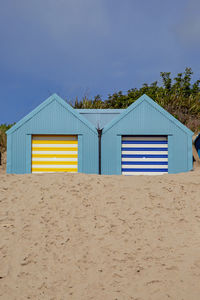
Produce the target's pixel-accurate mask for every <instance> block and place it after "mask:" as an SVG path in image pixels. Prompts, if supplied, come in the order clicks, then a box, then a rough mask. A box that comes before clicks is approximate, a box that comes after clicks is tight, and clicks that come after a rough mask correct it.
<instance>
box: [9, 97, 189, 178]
mask: <svg viewBox="0 0 200 300" xmlns="http://www.w3.org/2000/svg"><path fill="white" fill-rule="evenodd" d="M192 135H193V133H192V132H191V131H190V130H189V129H188V128H187V127H185V126H184V125H183V124H181V123H180V122H179V121H178V120H176V119H175V118H174V117H173V116H172V115H170V114H169V113H168V112H167V111H165V110H164V109H163V108H161V107H160V106H159V105H158V104H156V103H155V102H154V101H153V100H152V99H150V98H149V97H148V96H146V95H143V96H142V97H140V98H139V99H138V100H137V101H136V102H134V103H133V104H132V105H131V106H130V107H128V108H127V109H73V108H72V107H71V106H70V105H68V104H67V103H66V102H65V101H64V100H63V99H61V98H60V97H59V96H57V95H56V94H54V95H52V96H51V97H49V98H48V99H47V100H45V101H44V102H43V103H42V104H41V105H39V106H38V107H37V108H36V109H35V110H33V111H32V112H31V113H30V114H28V115H27V116H26V117H24V118H23V119H22V120H21V121H19V122H18V123H17V124H16V125H14V126H13V127H12V128H11V129H9V130H8V131H7V172H8V173H38V172H42V173H43V172H83V173H93V174H98V173H99V174H124V175H135V174H137V175H139V174H148V175H152V174H165V173H179V172H186V171H189V170H191V169H192Z"/></svg>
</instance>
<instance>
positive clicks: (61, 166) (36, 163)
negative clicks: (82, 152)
mask: <svg viewBox="0 0 200 300" xmlns="http://www.w3.org/2000/svg"><path fill="white" fill-rule="evenodd" d="M54 172H71V173H76V172H78V137H77V136H74V135H73V136H72V135H33V136H32V173H54Z"/></svg>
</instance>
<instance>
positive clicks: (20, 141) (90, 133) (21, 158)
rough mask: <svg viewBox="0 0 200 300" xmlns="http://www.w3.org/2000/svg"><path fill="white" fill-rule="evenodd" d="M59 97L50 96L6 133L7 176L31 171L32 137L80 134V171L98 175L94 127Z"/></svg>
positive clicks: (96, 140)
mask: <svg viewBox="0 0 200 300" xmlns="http://www.w3.org/2000/svg"><path fill="white" fill-rule="evenodd" d="M87 122H88V121H87V120H85V119H84V118H83V117H81V116H80V118H79V114H78V113H76V112H74V110H73V108H71V107H70V106H69V105H68V104H67V103H65V101H64V100H62V99H61V98H60V97H58V96H57V95H53V96H51V97H50V98H49V99H47V100H46V101H45V102H43V103H42V104H41V105H40V106H39V107H37V108H36V110H34V111H33V112H31V113H30V114H29V115H28V116H26V117H25V118H24V119H22V120H21V121H19V122H18V123H17V124H16V125H15V126H14V127H12V128H11V129H10V130H9V131H8V132H7V141H8V145H7V173H18V174H20V173H30V172H31V135H33V134H69V135H70V134H71V135H78V171H79V172H83V173H94V174H95V173H98V135H97V131H96V129H95V127H94V126H93V125H92V124H90V123H89V122H88V123H87Z"/></svg>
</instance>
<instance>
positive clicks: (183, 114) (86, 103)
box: [0, 68, 200, 152]
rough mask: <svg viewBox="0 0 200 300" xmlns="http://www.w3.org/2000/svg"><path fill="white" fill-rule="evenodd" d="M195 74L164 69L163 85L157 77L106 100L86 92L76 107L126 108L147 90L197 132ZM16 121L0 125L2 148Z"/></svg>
mask: <svg viewBox="0 0 200 300" xmlns="http://www.w3.org/2000/svg"><path fill="white" fill-rule="evenodd" d="M192 74H193V72H192V70H191V68H186V69H185V71H184V72H183V73H178V74H177V76H176V77H175V78H173V79H172V78H171V73H170V72H161V73H160V76H161V79H162V86H159V85H158V82H157V81H155V82H153V83H152V84H150V85H148V84H146V83H144V84H143V86H142V87H141V88H139V89H137V88H133V89H130V90H128V92H127V93H126V94H123V93H122V92H121V91H119V92H117V93H114V94H112V95H108V99H106V100H104V101H103V100H102V99H101V97H100V95H97V96H95V97H94V98H93V99H89V98H88V97H86V96H85V97H83V98H82V99H81V100H80V101H78V98H76V101H75V103H74V105H72V106H73V107H74V108H126V107H128V106H129V105H130V104H132V103H133V102H135V101H136V100H137V99H138V98H139V97H140V96H142V95H143V94H146V95H148V96H149V97H151V98H152V99H153V100H155V101H156V102H157V103H158V104H159V105H161V106H162V107H163V108H165V109H166V110H167V111H168V112H169V113H171V114H172V115H173V116H174V117H175V118H177V119H178V120H179V121H181V122H182V123H183V124H185V125H186V126H187V127H188V128H190V129H191V130H193V131H195V132H198V131H200V80H197V81H196V82H194V83H193V84H192V83H191V79H192ZM13 125H14V124H11V125H7V124H2V125H0V152H4V151H5V150H6V131H7V130H8V129H9V128H10V127H12V126H13Z"/></svg>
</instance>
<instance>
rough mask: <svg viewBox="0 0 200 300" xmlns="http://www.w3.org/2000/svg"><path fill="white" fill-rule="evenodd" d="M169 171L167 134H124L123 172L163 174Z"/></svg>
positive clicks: (127, 173)
mask: <svg viewBox="0 0 200 300" xmlns="http://www.w3.org/2000/svg"><path fill="white" fill-rule="evenodd" d="M166 173H168V141H167V137H166V136H123V137H122V174H123V175H161V174H166Z"/></svg>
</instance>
